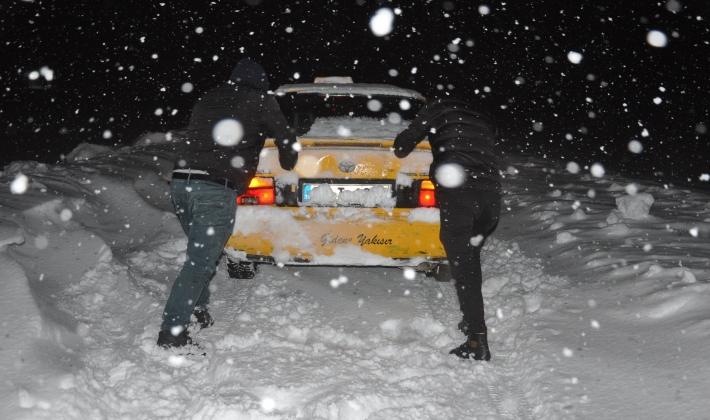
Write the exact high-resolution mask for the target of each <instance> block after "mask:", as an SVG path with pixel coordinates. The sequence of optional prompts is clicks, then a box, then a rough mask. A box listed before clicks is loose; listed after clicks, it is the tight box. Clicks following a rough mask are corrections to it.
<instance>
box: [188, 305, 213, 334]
mask: <svg viewBox="0 0 710 420" xmlns="http://www.w3.org/2000/svg"><path fill="white" fill-rule="evenodd" d="M192 315H194V316H195V318H196V319H197V323H196V325H199V326H200V330H204V329H205V328H208V327H211V326H212V325H214V318H212V316H211V315H210V313H209V312H207V309H195V312H193V313H192Z"/></svg>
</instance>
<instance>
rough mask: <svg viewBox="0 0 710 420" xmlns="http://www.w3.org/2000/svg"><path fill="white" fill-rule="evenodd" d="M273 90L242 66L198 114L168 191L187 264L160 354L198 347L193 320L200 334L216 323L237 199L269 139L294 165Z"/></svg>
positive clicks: (252, 67) (290, 138) (258, 71)
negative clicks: (217, 283) (216, 283)
mask: <svg viewBox="0 0 710 420" xmlns="http://www.w3.org/2000/svg"><path fill="white" fill-rule="evenodd" d="M268 90H269V81H268V78H267V75H266V71H265V70H264V68H263V67H261V65H259V64H258V63H257V62H255V61H252V60H250V59H248V58H244V59H242V60H240V61H239V62H238V63H237V66H236V67H235V69H234V71H233V72H232V75H231V77H230V79H229V81H228V82H226V83H224V84H222V85H221V86H218V87H216V88H214V89H212V90H210V91H208V92H207V93H206V94H204V95H203V96H202V97H201V98H200V99H199V100H198V101H197V103H196V104H195V106H194V108H193V110H192V115H191V117H190V123H189V126H188V128H187V133H186V135H185V141H184V143H183V144H182V145H181V146H180V147H179V148H178V150H177V157H176V158H175V164H174V168H173V179H172V181H171V185H170V189H171V193H172V198H173V203H174V204H175V209H176V211H177V214H178V217H179V218H180V222H181V223H182V225H183V228H184V229H185V232H187V235H188V243H187V258H186V260H185V263H184V265H183V267H182V269H181V271H180V273H179V274H178V276H177V278H176V279H175V282H174V284H173V287H172V289H171V291H170V296H169V297H168V301H167V303H166V304H165V310H164V311H163V323H162V325H161V328H160V332H159V334H158V345H159V346H161V347H165V348H169V347H181V346H184V345H186V344H190V343H192V339H191V338H190V336H189V335H188V332H187V327H188V325H189V323H190V317H191V315H192V314H194V315H195V318H196V320H197V324H198V325H199V326H200V327H201V328H206V327H209V326H210V325H212V324H213V322H214V321H213V320H212V317H211V316H210V314H209V313H208V312H207V304H208V303H209V297H210V290H209V287H208V285H209V282H210V278H211V277H212V275H213V274H214V271H215V267H216V262H217V260H218V258H219V256H220V255H221V253H222V249H223V248H224V245H225V244H226V242H227V240H228V239H229V236H230V235H231V233H232V228H233V225H234V220H235V215H236V206H237V204H236V199H237V197H238V196H240V195H242V194H244V192H245V191H246V189H247V187H248V186H249V182H250V181H251V179H252V177H253V176H254V174H255V173H256V169H257V166H258V164H259V154H260V152H261V150H262V148H263V147H264V142H265V140H266V136H267V135H271V136H272V137H273V138H274V142H275V143H276V146H277V147H278V150H279V162H280V164H281V167H282V168H283V169H286V170H291V169H293V168H294V166H295V165H296V162H297V160H298V151H297V150H298V149H299V147H298V143H297V141H296V136H295V133H294V131H293V130H291V129H290V127H289V126H288V123H287V121H286V118H285V117H284V115H283V113H282V112H281V109H280V108H279V105H278V103H277V102H276V99H275V98H274V97H273V95H270V94H268V93H267V91H268Z"/></svg>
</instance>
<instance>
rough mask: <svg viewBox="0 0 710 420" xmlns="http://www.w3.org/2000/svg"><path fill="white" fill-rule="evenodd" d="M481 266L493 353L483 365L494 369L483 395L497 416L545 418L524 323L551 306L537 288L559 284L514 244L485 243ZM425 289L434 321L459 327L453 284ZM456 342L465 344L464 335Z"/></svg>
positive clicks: (487, 378) (528, 337)
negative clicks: (545, 306)
mask: <svg viewBox="0 0 710 420" xmlns="http://www.w3.org/2000/svg"><path fill="white" fill-rule="evenodd" d="M482 264H483V275H484V287H483V291H484V300H485V305H486V314H487V319H486V323H487V324H488V327H489V344H490V346H491V352H492V354H493V358H492V360H491V362H490V363H488V364H487V365H490V366H491V367H492V368H493V369H491V370H490V372H489V373H488V375H486V376H485V378H482V379H483V380H484V382H485V383H486V387H487V389H488V396H489V397H490V399H491V400H492V402H493V405H495V409H496V411H497V415H498V417H499V418H502V419H510V420H514V419H515V420H517V419H534V418H544V417H545V416H544V415H536V413H546V412H548V411H549V410H548V408H546V407H545V406H544V398H542V396H541V395H539V394H538V391H537V387H536V386H535V383H534V381H535V379H536V378H539V377H540V376H541V375H542V373H541V372H540V371H539V370H538V369H537V368H538V367H537V366H536V364H535V362H534V361H535V360H536V354H535V352H534V349H535V346H534V337H533V335H532V334H528V333H527V332H526V331H527V330H529V329H530V326H529V325H527V324H529V323H530V322H529V318H530V317H531V316H530V315H531V314H532V313H534V312H536V311H537V309H538V308H539V307H540V305H542V302H543V301H544V300H545V299H547V300H548V302H545V303H546V304H548V305H551V304H553V303H554V302H551V301H549V300H550V299H549V298H548V297H543V295H542V294H541V293H540V290H539V286H540V285H542V284H551V283H560V282H563V281H564V280H562V279H559V278H556V277H551V276H547V275H545V274H543V273H542V267H541V266H540V264H539V263H538V262H537V261H536V260H534V259H528V258H526V257H524V256H523V255H522V254H521V253H520V251H519V249H518V248H517V245H515V244H514V243H508V242H503V241H498V240H489V242H488V244H486V246H485V247H484V249H483V253H482ZM432 284H433V283H432ZM429 289H430V290H429V291H428V293H427V301H428V303H429V305H430V307H431V313H432V314H434V317H435V318H436V319H437V320H438V321H439V322H441V323H442V324H444V325H453V326H456V325H458V322H459V321H460V319H461V313H460V309H459V303H458V298H457V296H456V289H455V287H454V283H453V282H449V283H438V287H436V286H432V285H430V286H429ZM442 303H443V304H442ZM461 339H462V340H461V341H463V340H464V336H463V334H462V335H461ZM472 363H480V362H472ZM530 398H532V400H531V399H530Z"/></svg>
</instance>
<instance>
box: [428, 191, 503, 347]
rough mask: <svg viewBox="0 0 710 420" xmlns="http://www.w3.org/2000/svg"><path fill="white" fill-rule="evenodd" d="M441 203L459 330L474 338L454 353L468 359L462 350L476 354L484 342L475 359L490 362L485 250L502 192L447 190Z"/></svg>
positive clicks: (442, 234) (439, 199)
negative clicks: (483, 265) (483, 263)
mask: <svg viewBox="0 0 710 420" xmlns="http://www.w3.org/2000/svg"><path fill="white" fill-rule="evenodd" d="M437 202H438V204H439V208H440V211H441V232H440V239H441V242H442V244H443V245H444V249H445V251H446V255H447V259H448V260H449V264H450V266H451V273H452V277H453V278H454V280H455V281H456V292H457V295H458V298H459V302H460V308H461V312H462V314H463V320H462V322H461V324H460V325H459V328H460V329H461V330H462V332H464V333H465V334H467V335H468V336H469V338H470V339H471V340H470V342H467V343H465V344H464V345H462V347H461V348H459V349H455V350H454V351H453V352H454V353H456V354H457V355H459V356H460V357H466V358H468V353H465V356H464V355H463V354H459V353H462V351H463V350H462V348H464V350H466V351H471V352H473V349H472V347H471V346H474V347H475V345H476V344H477V343H480V344H481V345H480V346H479V353H480V354H475V355H474V358H476V359H483V360H488V359H490V352H489V351H488V345H487V339H486V336H485V334H486V332H487V327H486V323H485V313H484V305H483V295H482V294H481V285H482V282H483V275H482V272H481V248H482V247H483V244H484V242H485V239H486V237H487V236H488V234H489V232H490V230H491V229H492V228H493V227H494V226H495V224H496V223H497V221H498V216H499V213H500V193H498V192H495V191H484V190H473V189H458V190H443V191H437ZM484 349H485V351H484ZM457 350H459V351H458V352H457Z"/></svg>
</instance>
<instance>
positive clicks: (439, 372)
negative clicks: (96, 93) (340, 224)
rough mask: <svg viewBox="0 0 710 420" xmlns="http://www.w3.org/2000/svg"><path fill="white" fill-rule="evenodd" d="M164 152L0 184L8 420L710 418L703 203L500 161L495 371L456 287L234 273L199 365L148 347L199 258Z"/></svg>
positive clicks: (490, 265)
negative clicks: (464, 315) (483, 358)
mask: <svg viewBox="0 0 710 420" xmlns="http://www.w3.org/2000/svg"><path fill="white" fill-rule="evenodd" d="M106 153H109V154H106ZM169 155H170V154H169V152H168V151H165V150H161V146H150V147H133V148H124V149H121V150H115V151H110V150H106V149H101V148H92V147H91V146H83V147H82V149H81V150H79V151H77V152H76V153H74V154H73V155H70V156H71V157H82V156H83V157H92V156H94V157H93V158H91V159H89V160H85V161H80V162H75V163H71V164H63V165H56V166H52V165H49V166H48V165H41V164H40V165H35V164H30V163H24V164H23V163H15V164H13V165H11V166H10V167H8V168H6V171H5V173H4V174H3V175H2V176H1V177H0V308H2V309H0V311H2V312H1V313H2V315H3V316H2V321H1V322H0V333H1V334H2V335H1V337H2V338H1V340H2V341H0V372H2V379H1V380H0V405H1V406H2V407H3V410H2V412H0V418H2V419H44V418H51V419H89V418H90V419H131V420H136V419H161V418H164V419H168V418H170V419H292V418H304V419H367V418H369V419H461V418H467V419H476V418H477V419H550V418H565V419H567V418H579V419H587V418H589V419H599V418H646V419H661V418H670V417H672V418H678V417H681V418H687V419H706V418H709V416H710V414H708V413H710V398H708V397H707V389H708V386H709V385H710V364H708V360H709V359H710V356H708V355H709V354H710V353H708V351H707V349H706V346H707V343H708V338H709V335H710V308H709V307H708V305H707V302H708V299H709V297H710V241H709V240H708V238H709V237H710V197H708V196H707V195H704V194H702V193H700V192H698V191H692V190H688V189H680V188H675V187H672V186H668V188H666V187H664V186H663V185H657V184H653V183H647V182H641V181H638V180H632V179H628V178H625V177H623V176H620V175H617V174H609V173H607V174H606V175H605V176H604V177H603V178H594V177H592V176H591V175H588V174H587V173H586V172H584V171H582V172H581V173H578V174H572V173H570V172H568V171H566V170H565V165H566V163H558V162H550V161H545V160H541V159H539V158H534V157H529V156H507V157H506V158H505V159H504V161H503V167H504V168H506V167H509V168H508V175H507V176H506V178H505V180H504V189H505V191H506V192H505V194H504V200H505V203H504V204H505V205H504V206H503V215H502V220H501V222H500V224H499V227H498V229H497V231H496V233H495V234H494V235H493V237H492V238H491V239H490V240H489V241H488V243H487V245H486V247H485V248H484V254H483V263H484V277H485V279H486V281H485V284H484V296H485V299H486V308H487V315H488V321H487V322H488V325H489V330H490V341H491V343H490V344H491V350H492V353H493V360H492V361H491V362H490V363H481V362H464V361H460V360H458V359H456V358H455V357H454V356H450V355H448V351H449V350H450V349H451V348H453V347H455V346H457V345H458V344H460V343H461V342H462V341H463V336H462V335H461V333H460V332H458V330H457V329H456V324H457V322H458V320H459V319H460V314H459V311H458V307H457V302H456V298H455V293H454V290H453V286H452V285H451V284H450V283H437V282H435V281H433V280H432V279H430V278H426V277H424V276H423V275H418V276H417V277H416V278H415V279H413V280H408V279H406V278H405V277H404V276H403V272H402V271H401V270H399V269H396V268H378V267H371V268H351V267H344V268H337V267H285V268H279V267H275V266H268V267H264V268H263V269H262V270H261V271H260V273H259V274H258V275H257V276H256V277H255V278H254V279H252V280H241V281H235V280H231V279H229V278H228V276H227V274H226V267H225V266H224V262H222V263H221V265H220V267H219V270H218V272H217V274H216V277H215V278H214V280H213V285H212V287H213V288H214V293H213V295H212V296H213V303H212V306H211V312H212V313H213V315H214V317H215V318H216V323H215V325H214V326H213V327H212V328H210V329H208V330H204V331H195V332H194V333H193V337H194V338H195V340H196V341H198V342H199V343H200V344H201V345H202V346H203V347H204V352H205V353H206V355H205V356H202V355H188V356H180V355H179V354H178V353H177V352H167V351H165V350H162V349H159V348H157V347H156V346H155V341H156V338H157V333H158V327H159V325H160V313H161V310H162V308H163V305H164V303H165V300H166V298H167V294H168V291H169V287H170V285H171V282H172V280H173V279H174V277H175V275H176V274H177V273H176V270H177V269H178V268H179V267H180V265H181V262H182V261H183V260H184V257H185V246H186V241H185V238H184V235H183V233H182V230H181V228H180V225H179V223H178V221H177V219H176V218H175V216H174V215H173V213H172V204H171V202H170V198H169V194H168V189H167V182H166V178H167V176H166V175H167V173H168V172H169V171H170V169H171V164H170V162H169ZM18 170H21V172H22V173H23V174H24V175H26V176H27V177H28V178H27V180H28V184H27V187H28V188H27V190H26V191H25V192H24V193H22V194H12V193H11V187H13V188H20V190H24V188H23V187H24V186H23V185H21V181H22V179H23V178H22V177H19V178H18V176H17V173H18ZM18 179H19V180H20V182H19V183H18V181H16V180H18ZM18 186H19V187H18ZM629 192H631V193H633V195H629V194H628V193H629ZM644 194H649V196H650V197H652V198H653V200H654V203H653V204H652V206H651V207H650V210H649V208H648V202H649V201H650V200H649V199H648V197H649V196H646V195H644ZM622 197H626V198H622ZM617 198H620V200H619V202H618V203H617ZM624 200H628V202H626V201H624ZM644 200H647V201H644ZM333 279H340V280H341V281H338V282H333V283H332V284H339V286H338V287H337V288H333V287H332V286H331V280H333ZM346 279H347V281H345V280H346Z"/></svg>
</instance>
